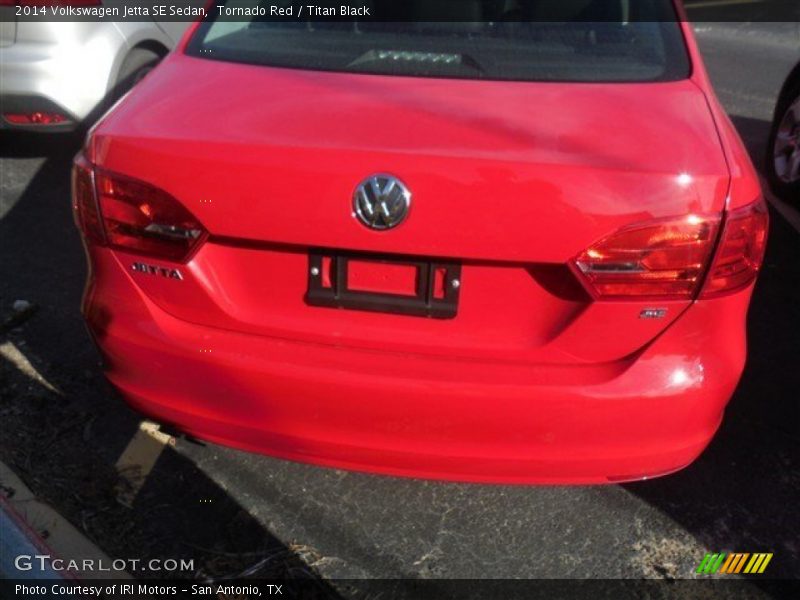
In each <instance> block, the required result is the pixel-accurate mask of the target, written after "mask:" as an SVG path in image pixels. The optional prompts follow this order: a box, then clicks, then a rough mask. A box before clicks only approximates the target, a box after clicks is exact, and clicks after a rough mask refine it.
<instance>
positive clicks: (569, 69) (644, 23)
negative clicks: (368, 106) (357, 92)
mask: <svg viewBox="0 0 800 600" xmlns="http://www.w3.org/2000/svg"><path fill="white" fill-rule="evenodd" d="M318 1H319V0H318ZM275 6H277V7H281V6H283V7H284V8H290V10H293V12H294V14H293V15H292V16H291V17H287V16H280V17H276V16H275V14H274V13H272V14H271V12H270V11H271V10H273V9H272V8H271V7H275ZM365 6H370V4H369V3H366V4H365ZM383 6H386V4H384V5H383ZM254 7H256V8H257V10H256V11H253V8H254ZM298 8H300V5H299V4H297V3H292V2H287V1H284V2H281V1H279V0H264V1H263V2H260V1H258V0H218V2H217V3H216V5H213V6H212V7H211V10H210V11H209V16H208V18H207V19H206V20H205V21H204V22H203V23H202V24H201V25H200V27H199V28H198V30H197V32H196V33H195V35H194V36H193V37H192V39H191V40H190V42H189V45H188V47H187V53H188V54H190V55H193V56H198V57H202V58H207V59H211V60H222V61H231V62H239V63H248V64H257V65H268V66H273V67H284V68H292V69H310V70H319V71H337V72H343V73H372V74H381V75H397V76H415V77H445V78H460V79H493V80H514V81H576V82H579V81H582V82H608V81H620V82H627V81H670V80H676V79H684V78H686V77H688V75H689V72H690V65H689V59H688V56H687V53H686V48H685V45H684V40H683V36H682V33H681V29H680V26H679V24H678V22H677V20H676V15H675V13H674V6H673V4H672V0H397V2H394V3H392V4H391V10H389V11H387V10H385V9H384V10H383V12H381V10H380V9H378V8H376V7H372V8H371V9H370V16H369V17H368V18H367V19H365V20H350V21H347V20H344V19H341V17H340V18H338V19H337V18H335V17H333V18H331V19H330V20H326V21H322V20H316V21H307V20H304V19H303V18H300V15H298V14H297V12H298ZM242 9H245V10H242ZM339 9H340V7H339V6H336V7H334V10H336V11H338V10H339ZM302 10H304V11H305V15H303V16H304V17H308V18H314V15H313V14H312V15H309V11H310V7H309V6H308V5H304V6H302ZM253 12H256V13H257V16H253V17H250V16H248V15H250V14H252V13H253ZM317 18H319V17H317ZM448 18H449V19H451V20H449V21H448V20H446V19H448ZM476 18H480V19H481V20H472V21H469V20H467V19H476Z"/></svg>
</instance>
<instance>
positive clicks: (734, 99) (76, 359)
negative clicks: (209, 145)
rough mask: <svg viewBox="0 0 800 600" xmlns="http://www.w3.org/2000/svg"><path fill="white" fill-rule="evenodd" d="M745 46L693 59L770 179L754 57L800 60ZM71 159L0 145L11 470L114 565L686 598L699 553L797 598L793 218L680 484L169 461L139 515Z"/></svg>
mask: <svg viewBox="0 0 800 600" xmlns="http://www.w3.org/2000/svg"><path fill="white" fill-rule="evenodd" d="M761 26H762V27H763V26H764V25H763V24H762V25H761ZM738 28H739V25H736V24H733V25H729V26H727V28H726V26H724V25H721V26H711V25H708V26H704V27H701V28H700V40H701V47H702V49H703V51H704V53H705V55H706V59H707V61H708V67H709V69H710V71H711V75H712V79H713V80H714V82H715V85H716V87H717V91H718V93H719V95H720V97H721V99H722V101H723V103H724V104H725V106H726V108H727V109H728V110H729V113H730V114H731V117H732V119H733V121H734V123H735V124H736V126H737V128H738V129H739V130H740V132H741V133H742V136H743V138H744V139H745V142H746V144H747V146H748V149H749V150H750V151H751V153H752V155H753V157H754V159H755V160H756V162H757V164H760V163H761V160H762V155H763V152H764V145H765V143H766V137H767V134H768V130H769V120H770V119H771V113H772V109H773V106H774V95H773V93H772V92H771V91H769V90H772V89H773V85H774V81H773V80H774V79H775V78H776V77H777V74H776V73H773V72H771V71H770V69H769V68H768V67H765V66H764V64H763V63H762V62H761V61H760V60H759V59H758V58H757V57H758V56H760V52H761V50H760V45H761V44H765V43H768V44H770V45H771V46H772V47H773V50H774V49H775V48H778V50H777V51H780V52H783V51H786V52H795V53H796V54H797V57H798V59H800V48H797V47H794V48H792V47H791V45H785V44H784V38H782V37H781V36H780V35H778V36H767V35H754V36H751V37H750V38H749V39H748V38H747V37H746V36H743V35H741V32H740V31H739V30H738ZM748 69H749V70H748ZM77 144H78V141H77V140H76V139H74V138H61V139H59V141H58V142H54V141H52V140H41V139H35V138H30V137H20V136H13V137H11V136H4V137H3V138H2V150H1V151H0V156H2V158H0V169H1V170H2V174H1V177H2V179H1V181H0V185H1V188H0V189H1V191H2V196H1V200H0V323H3V322H4V321H5V320H6V319H7V318H8V317H9V316H10V315H11V314H12V305H13V304H14V302H15V301H17V300H25V301H27V302H30V303H31V304H32V305H33V307H34V308H35V310H31V311H29V313H28V314H26V315H25V317H24V320H21V323H20V324H19V325H18V326H12V325H13V324H7V325H6V326H5V327H3V329H2V330H0V420H1V422H2V427H0V460H2V461H4V462H5V463H6V464H8V465H10V466H11V467H12V468H13V469H14V470H15V471H16V472H17V473H18V474H19V475H20V476H21V477H22V478H23V479H24V480H25V481H26V483H27V484H28V485H29V486H30V487H31V488H32V489H33V490H34V491H35V492H36V493H37V494H38V495H40V496H41V497H43V498H44V499H46V500H47V501H48V502H50V503H51V504H52V505H54V506H55V507H57V508H58V509H59V510H60V511H61V512H63V513H64V514H65V515H67V517H68V518H69V519H70V520H71V521H72V522H73V523H74V524H75V525H76V526H78V527H79V528H80V529H81V530H83V531H84V532H85V533H86V534H87V535H88V537H90V538H91V539H93V540H95V541H96V542H97V543H98V544H99V545H100V546H101V547H102V548H103V549H104V550H105V551H106V552H108V553H109V555H111V556H125V557H139V556H141V557H157V556H164V557H173V558H174V557H189V558H193V559H195V571H196V572H200V573H201V574H203V575H206V576H211V577H224V576H228V575H236V574H239V573H242V572H251V573H254V574H258V575H262V576H270V575H275V574H278V575H280V574H285V573H290V574H292V573H294V574H306V575H307V576H309V577H321V578H332V579H347V578H352V579H358V578H375V577H378V578H392V579H409V580H412V579H418V578H592V577H595V578H617V577H619V578H641V577H652V578H662V579H676V578H688V577H693V576H694V571H695V569H696V568H697V565H698V563H699V561H700V560H701V559H702V557H703V556H704V554H705V553H706V552H716V551H721V550H727V551H732V550H735V551H743V552H758V551H761V552H765V551H766V552H774V554H775V556H774V558H773V560H772V563H771V565H770V569H769V570H770V574H771V576H773V577H781V578H792V579H796V578H800V519H798V518H797V506H798V503H800V452H798V447H799V446H798V444H799V443H800V430H798V425H800V409H799V408H798V407H799V406H800V368H798V367H800V343H799V342H800V310H798V307H800V261H798V259H797V257H798V256H800V230H798V222H800V212H797V211H798V209H800V199H798V202H797V203H795V208H794V209H791V208H788V209H787V208H783V209H782V210H783V212H784V213H785V215H786V216H784V214H782V213H781V212H780V211H777V210H772V211H771V212H772V229H771V237H770V241H769V247H768V252H767V257H766V261H765V265H764V270H763V274H762V276H761V279H760V281H759V283H758V286H757V289H756V292H755V296H754V300H753V304H752V308H751V311H750V315H749V320H748V331H749V344H750V347H749V360H748V366H747V369H746V372H745V374H744V377H743V379H742V382H741V384H740V386H739V389H738V391H737V392H736V394H735V396H734V398H733V400H732V402H731V404H730V407H729V410H728V413H727V417H726V419H725V421H724V423H723V425H722V428H721V429H720V431H719V433H718V434H717V436H716V438H715V439H714V441H713V442H712V444H711V446H710V447H709V448H708V450H707V451H706V452H705V453H704V454H703V455H702V456H701V458H700V459H699V460H698V461H697V462H696V463H695V464H693V465H692V466H690V467H689V468H687V469H686V470H684V471H682V472H680V473H678V474H675V475H672V476H670V477H667V478H663V479H658V480H654V481H648V482H642V483H636V484H628V485H611V486H604V487H515V486H481V485H466V484H443V483H436V482H428V481H415V480H406V479H393V478H386V477H377V476H370V475H363V474H357V473H348V472H342V471H337V470H331V469H323V468H317V467H310V466H305V465H299V464H294V463H290V462H286V461H280V460H274V459H270V458H267V457H263V456H257V455H252V454H247V453H243V452H238V451H235V450H231V449H227V448H223V447H219V446H216V445H213V444H199V443H197V442H196V441H193V440H186V439H178V441H177V444H176V445H175V446H174V447H171V446H167V447H165V449H164V450H163V452H162V453H161V455H160V458H159V459H158V462H157V463H156V464H155V466H154V468H153V469H152V470H151V471H150V472H149V474H148V475H147V478H146V480H145V482H144V485H143V487H142V488H141V490H139V491H138V494H137V496H136V499H135V502H133V504H132V506H131V507H128V506H125V505H123V504H122V503H120V502H119V500H118V496H119V494H118V489H119V488H118V486H119V481H118V477H117V472H116V469H115V464H116V463H117V461H118V460H119V458H120V456H121V455H122V454H123V452H125V450H126V447H127V446H128V444H129V442H130V441H131V439H132V438H133V437H134V435H135V433H136V431H137V430H138V427H139V423H140V420H141V419H140V417H138V416H137V415H136V414H134V413H133V412H132V411H130V410H129V409H128V408H126V406H125V405H124V404H123V403H122V401H121V400H120V399H119V398H118V397H117V396H116V395H115V393H114V392H113V391H112V390H111V389H110V388H109V387H108V385H107V384H106V383H105V382H104V380H103V377H102V375H101V373H100V370H99V365H98V358H97V355H96V354H95V351H94V349H93V348H92V346H91V344H90V341H89V338H88V336H87V334H86V332H85V330H84V328H83V324H82V321H81V317H80V314H79V312H78V305H79V301H80V296H81V291H82V287H83V281H84V277H85V261H84V258H83V251H82V248H81V244H80V240H79V237H78V234H77V232H76V230H75V228H74V226H73V224H72V220H71V213H70V206H69V164H70V161H71V158H72V155H73V154H74V152H75V151H76V149H77ZM787 216H788V218H787ZM792 219H794V223H793V222H792ZM196 574H197V573H187V574H184V576H193V575H196ZM747 582H748V584H752V587H753V590H754V591H755V592H757V593H758V592H759V587H758V585H759V582H758V580H753V579H748V580H747Z"/></svg>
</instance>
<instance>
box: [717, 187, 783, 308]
mask: <svg viewBox="0 0 800 600" xmlns="http://www.w3.org/2000/svg"><path fill="white" fill-rule="evenodd" d="M768 230H769V212H768V211H767V205H766V203H765V202H764V200H763V199H761V200H759V201H757V202H753V203H752V204H748V205H747V206H743V207H741V208H738V209H735V210H732V211H731V212H730V213H728V216H727V218H726V219H725V226H724V228H723V230H722V236H721V237H720V241H719V247H718V248H717V251H716V252H715V254H714V262H713V263H712V264H711V269H710V270H709V272H708V277H707V278H706V283H705V285H704V286H703V293H702V297H703V298H708V297H712V296H719V295H721V294H726V293H729V292H734V291H736V290H739V289H742V288H743V287H747V286H748V285H749V284H750V283H752V281H753V280H754V279H755V278H756V275H757V274H758V271H759V269H760V268H761V263H762V262H763V260H764V251H765V250H766V247H767V232H768Z"/></svg>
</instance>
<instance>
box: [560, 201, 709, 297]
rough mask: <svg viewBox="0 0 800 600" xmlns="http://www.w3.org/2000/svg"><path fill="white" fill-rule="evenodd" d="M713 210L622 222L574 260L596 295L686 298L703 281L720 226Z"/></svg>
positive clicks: (592, 292) (691, 294)
mask: <svg viewBox="0 0 800 600" xmlns="http://www.w3.org/2000/svg"><path fill="white" fill-rule="evenodd" d="M719 222H720V219H719V217H718V216H716V215H688V216H686V217H681V218H678V219H660V220H655V221H648V222H645V223H640V224H636V225H632V226H629V227H625V228H623V229H621V230H619V231H617V232H615V233H613V234H611V235H609V236H607V237H605V238H603V239H601V240H600V241H598V242H596V243H595V244H593V245H592V246H590V247H589V248H588V249H586V250H585V251H584V252H582V253H581V254H580V255H579V256H578V257H577V258H576V259H575V261H574V265H575V267H576V271H577V272H578V273H579V275H580V277H581V280H582V282H583V283H584V285H585V287H586V288H587V290H588V291H589V293H590V294H591V295H592V296H593V297H594V298H595V299H602V300H608V299H625V300H629V299H689V298H692V297H693V296H694V295H695V293H696V291H697V288H698V286H699V284H700V283H701V281H702V278H703V274H704V272H705V269H706V268H707V266H708V264H709V261H710V258H711V253H712V251H713V248H714V243H715V241H716V238H717V232H718V230H719Z"/></svg>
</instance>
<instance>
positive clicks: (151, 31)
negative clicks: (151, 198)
mask: <svg viewBox="0 0 800 600" xmlns="http://www.w3.org/2000/svg"><path fill="white" fill-rule="evenodd" d="M1 8H2V10H3V12H4V13H6V14H4V15H3V17H4V18H3V19H2V21H0V113H2V114H1V115H0V117H2V118H0V129H25V130H36V131H63V130H74V129H77V128H79V127H80V126H81V125H82V124H90V123H91V122H92V121H94V120H95V119H96V118H97V117H98V116H99V115H100V114H102V112H103V111H104V110H105V109H106V108H107V107H108V106H109V105H110V104H111V103H112V102H113V101H114V100H115V99H116V98H118V97H119V96H121V95H122V93H124V92H125V91H127V90H128V89H129V88H130V87H131V86H132V85H133V84H134V83H136V81H138V80H139V79H141V78H142V77H143V76H144V74H145V73H147V71H149V70H150V69H152V68H153V66H155V65H156V64H157V63H158V61H159V60H161V58H163V57H164V56H165V55H166V54H167V53H168V52H169V51H170V50H171V49H172V48H173V46H174V45H175V44H176V42H177V41H178V40H179V39H180V36H181V34H182V33H183V30H184V29H185V28H186V27H187V26H188V23H158V22H155V21H152V20H150V21H140V22H100V23H97V22H94V23H91V22H42V21H38V20H24V19H23V18H18V19H17V20H16V21H15V20H14V18H15V16H14V11H16V10H17V7H14V6H4V7H1ZM9 17H10V18H9Z"/></svg>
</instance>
